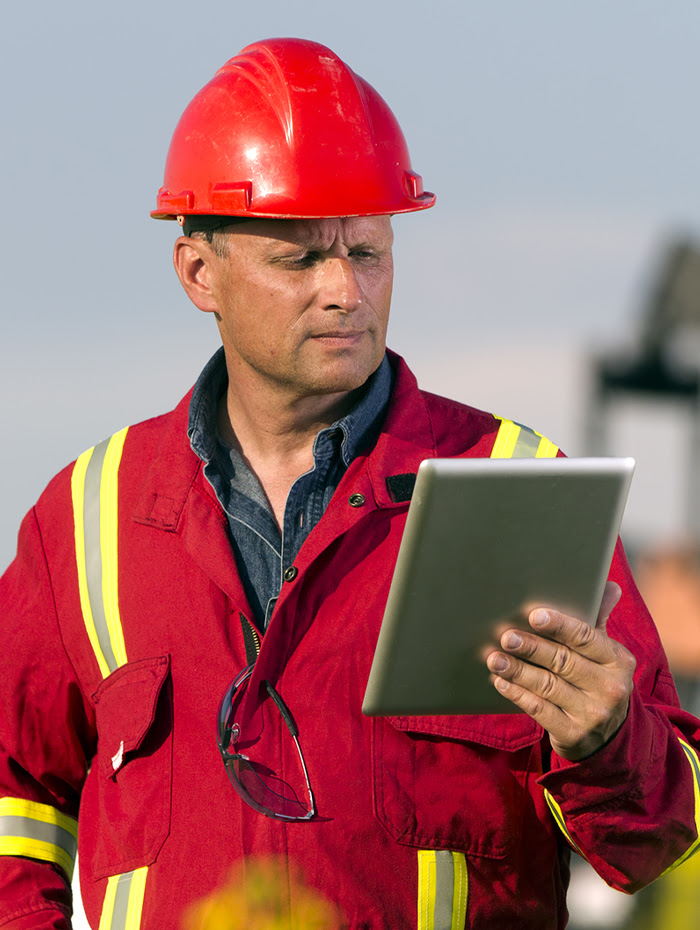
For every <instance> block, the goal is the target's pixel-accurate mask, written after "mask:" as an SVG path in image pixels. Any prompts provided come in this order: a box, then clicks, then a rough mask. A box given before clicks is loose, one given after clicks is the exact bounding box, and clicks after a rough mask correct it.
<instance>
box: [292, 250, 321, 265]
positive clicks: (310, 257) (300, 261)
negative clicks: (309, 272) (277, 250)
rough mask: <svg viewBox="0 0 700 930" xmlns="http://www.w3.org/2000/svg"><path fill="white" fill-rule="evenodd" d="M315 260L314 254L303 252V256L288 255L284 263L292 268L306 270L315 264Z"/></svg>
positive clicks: (315, 255)
mask: <svg viewBox="0 0 700 930" xmlns="http://www.w3.org/2000/svg"><path fill="white" fill-rule="evenodd" d="M317 258H318V256H317V254H316V253H315V252H304V254H303V255H288V256H287V257H286V258H285V259H284V263H285V264H286V265H289V266H290V267H292V268H308V267H310V266H311V265H313V264H314V263H315V262H316V260H317Z"/></svg>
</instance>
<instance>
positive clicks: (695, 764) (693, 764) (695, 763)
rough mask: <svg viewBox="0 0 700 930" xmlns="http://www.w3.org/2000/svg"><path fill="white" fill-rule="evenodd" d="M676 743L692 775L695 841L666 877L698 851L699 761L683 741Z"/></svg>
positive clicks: (692, 750) (699, 843)
mask: <svg viewBox="0 0 700 930" xmlns="http://www.w3.org/2000/svg"><path fill="white" fill-rule="evenodd" d="M678 742H679V743H680V744H681V746H682V747H683V750H684V752H685V755H686V758H687V759H688V762H689V763H690V770H691V772H692V773H693V795H694V798H695V840H694V841H693V842H692V843H691V844H690V846H689V847H688V849H686V851H685V852H684V853H683V855H682V856H680V857H679V858H678V859H676V861H675V862H674V863H673V865H670V866H669V867H668V868H667V869H666V871H665V872H663V873H662V874H663V875H668V873H669V872H672V871H673V870H674V869H677V868H678V866H679V865H682V864H683V863H684V862H686V861H687V860H688V859H690V857H691V856H694V855H695V853H696V852H697V851H698V849H700V760H698V755H697V753H696V752H695V750H694V749H693V747H692V746H690V745H689V744H688V743H686V741H685V740H682V739H680V738H679V740H678Z"/></svg>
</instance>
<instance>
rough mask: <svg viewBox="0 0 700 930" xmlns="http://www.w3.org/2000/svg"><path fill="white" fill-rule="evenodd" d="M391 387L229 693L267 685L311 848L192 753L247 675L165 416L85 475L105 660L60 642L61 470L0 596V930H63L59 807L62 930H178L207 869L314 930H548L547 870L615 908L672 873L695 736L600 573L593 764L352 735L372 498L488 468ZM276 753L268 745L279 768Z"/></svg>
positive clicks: (626, 604) (485, 722) (476, 429)
mask: <svg viewBox="0 0 700 930" xmlns="http://www.w3.org/2000/svg"><path fill="white" fill-rule="evenodd" d="M392 363H393V364H394V366H395V368H396V381H395V387H394V391H393V395H392V400H391V405H390V409H389V412H388V415H387V419H386V423H385V425H384V428H383V431H382V433H381V435H380V437H379V439H378V441H377V442H376V444H375V446H374V448H372V449H371V450H369V451H368V452H367V454H364V455H360V456H359V457H358V458H357V459H356V460H355V461H354V462H353V463H352V464H351V465H350V467H349V469H348V471H347V473H346V474H345V476H344V478H343V480H342V482H341V483H340V485H339V487H338V489H337V491H336V493H335V494H334V496H333V499H332V500H331V502H330V504H329V506H328V509H327V511H326V513H325V514H324V516H323V518H322V519H321V521H320V523H319V524H318V525H317V527H316V528H315V529H314V530H313V532H312V533H311V534H310V536H309V538H308V539H307V541H306V542H305V543H304V545H303V546H302V549H301V550H300V552H299V555H298V558H297V560H296V563H295V566H294V568H295V569H296V570H297V571H296V572H289V573H287V578H289V579H290V580H288V581H285V582H284V584H283V586H282V591H281V594H280V597H279V600H278V603H277V605H276V608H275V611H274V614H273V617H272V620H271V623H270V626H269V629H268V631H267V632H266V634H265V636H264V638H263V641H262V648H261V650H260V655H259V658H258V660H257V665H256V669H255V671H254V675H253V680H252V681H251V686H250V687H251V689H252V688H253V686H254V684H255V682H260V681H262V680H263V679H267V680H269V681H271V682H272V683H273V684H274V685H275V686H276V687H277V689H278V691H279V693H280V694H281V695H282V697H283V699H284V700H285V702H286V703H287V705H288V707H289V708H290V710H291V712H292V714H293V716H294V719H295V720H296V723H297V725H298V729H299V738H300V742H301V744H302V748H303V752H304V756H305V759H306V764H307V767H308V771H309V779H310V783H311V786H312V788H313V791H314V794H315V798H316V805H317V816H316V817H315V818H314V819H312V820H311V821H310V822H306V823H283V822H280V821H277V820H273V819H270V818H267V817H265V816H262V815H260V814H258V813H256V812H255V811H253V810H251V809H250V808H249V807H247V806H246V805H245V804H244V803H243V802H242V801H241V800H240V799H239V797H238V795H237V794H236V793H235V792H234V790H233V789H232V787H231V785H230V784H229V782H228V780H227V776H226V773H225V771H224V767H223V765H222V761H221V758H220V756H219V752H218V749H217V745H216V739H215V730H216V726H215V723H216V716H217V710H218V706H219V702H220V700H221V697H222V694H223V692H224V691H225V689H226V687H227V686H228V685H229V683H230V682H231V681H232V679H233V678H234V677H235V675H236V674H237V672H238V671H239V670H240V669H242V668H243V667H244V666H245V665H246V664H247V661H248V656H247V654H246V646H245V641H244V634H243V630H244V625H242V621H241V615H243V616H244V617H251V616H252V614H251V611H250V608H249V605H248V604H247V602H246V597H245V594H244V591H243V587H242V585H241V582H240V579H239V577H238V574H237V570H236V565H235V563H234V558H233V555H232V551H231V546H230V543H229V539H228V536H227V521H226V517H225V514H224V513H223V511H222V509H221V507H220V505H219V503H218V501H217V499H216V497H215V495H214V492H213V491H212V489H211V487H210V486H209V485H208V483H207V481H206V480H205V479H204V477H203V475H202V465H201V462H200V461H199V459H198V458H197V457H196V456H195V455H194V453H193V452H192V450H191V449H190V446H189V443H188V440H187V433H186V429H187V415H188V402H189V398H185V399H184V400H183V401H182V402H181V403H180V405H179V406H178V407H177V408H176V409H175V410H174V411H173V412H172V413H170V414H167V415H165V416H163V417H159V418H156V419H153V420H150V421H147V422H145V423H142V424H139V425H137V426H133V427H131V428H130V429H129V430H128V432H127V433H126V434H121V436H120V439H119V442H118V444H119V445H120V452H121V458H120V459H119V458H118V457H117V458H116V460H114V461H112V460H111V459H110V456H111V455H112V452H110V451H108V452H107V455H106V459H105V462H108V461H112V466H111V467H112V472H111V474H112V477H111V478H110V479H109V480H111V481H112V482H113V484H112V486H111V492H110V493H111V495H112V497H111V499H113V500H115V501H117V502H118V503H117V504H116V506H115V507H114V508H113V510H112V511H110V509H109V506H107V507H106V508H105V509H104V510H103V511H102V512H101V515H100V520H101V524H100V525H101V526H102V529H103V532H104V538H103V545H104V544H105V543H104V539H109V538H110V537H109V534H110V532H111V533H112V534H113V536H114V538H115V539H118V545H115V547H114V552H113V553H112V556H111V558H112V571H113V574H114V578H113V580H112V581H111V582H109V579H107V580H108V582H109V583H108V584H107V587H106V589H105V590H106V594H105V603H107V602H108V601H111V603H112V604H113V605H114V604H116V605H117V608H116V609H118V618H119V620H120V623H121V631H122V632H121V633H120V632H119V630H116V631H115V629H114V628H113V627H114V625H115V621H114V620H113V619H112V620H110V621H109V623H112V627H110V630H111V632H110V637H111V639H110V642H108V643H104V642H100V640H99V628H100V624H101V623H102V621H101V620H98V619H95V618H93V621H92V625H91V621H90V619H89V617H88V619H87V620H86V600H87V599H88V595H87V594H86V583H85V579H84V578H83V577H82V576H81V569H80V565H81V564H82V563H81V559H82V561H85V560H84V559H83V557H82V555H81V552H84V553H85V556H86V558H87V560H88V561H89V559H90V558H91V552H92V549H93V548H94V544H95V540H94V538H93V539H92V540H91V539H87V541H86V539H85V538H83V539H82V542H81V529H80V527H81V525H82V521H83V519H85V520H89V519H92V517H91V516H90V515H89V514H87V509H89V508H88V507H87V505H86V504H85V503H84V500H83V498H82V497H81V493H82V492H81V487H82V486H83V485H81V481H83V482H84V483H85V487H87V484H89V483H90V481H92V480H93V479H92V478H91V477H90V473H89V472H86V471H85V468H86V467H88V466H86V465H85V460H84V457H81V459H79V460H78V463H77V464H76V465H73V466H70V467H69V468H67V469H66V470H64V471H63V472H61V473H60V474H59V475H58V476H57V477H56V478H55V479H54V480H53V481H52V483H51V484H50V485H49V487H48V489H47V490H46V491H45V493H44V494H43V496H42V497H41V499H40V500H39V502H38V504H37V505H36V507H35V508H34V509H33V510H32V511H31V512H30V513H29V514H28V516H27V517H26V518H25V521H24V523H23V526H22V530H21V534H20V541H19V550H18V555H17V558H16V560H15V561H14V562H13V564H12V565H11V567H10V568H9V569H8V571H7V573H6V574H5V576H4V577H3V579H2V581H1V582H0V603H1V604H2V615H1V625H2V635H1V640H0V642H2V652H3V658H2V672H1V674H0V749H1V750H2V756H1V757H0V797H3V798H4V800H2V801H0V834H1V835H0V853H4V855H0V927H4V926H9V927H12V928H22V930H26V928H32V930H37V928H66V927H68V926H69V924H68V922H67V917H66V916H65V913H66V910H67V908H68V906H69V905H68V902H69V892H68V889H67V882H66V872H67V871H69V870H70V860H71V857H72V855H73V852H74V849H73V834H74V833H75V827H74V824H75V820H76V819H77V818H78V807H79V805H80V818H79V844H80V845H79V848H80V871H81V889H82V897H83V902H84V907H85V910H86V913H87V915H88V919H89V920H90V922H91V925H92V926H93V927H95V928H97V927H98V926H100V927H108V928H120V930H121V928H122V927H124V928H126V927H128V928H130V930H134V928H138V927H141V928H143V930H163V928H164V927H167V928H171V927H172V928H179V927H180V926H181V922H182V917H183V914H184V912H185V910H186V908H187V907H188V905H190V904H191V903H192V902H193V901H196V900H198V899H200V898H201V897H202V896H204V895H206V894H209V893H211V892H212V891H213V890H214V889H216V888H217V887H219V886H221V885H222V884H223V883H225V881H226V879H227V876H229V874H230V871H231V868H232V867H233V866H235V865H236V864H237V863H239V864H240V863H241V862H242V861H244V860H245V861H246V862H248V863H252V862H253V861H254V860H255V858H256V857H260V858H262V859H264V858H266V857H269V856H274V857H276V860H277V861H278V862H280V861H281V862H283V863H288V864H289V867H290V870H291V871H292V873H293V875H294V879H293V881H292V882H291V883H290V886H289V887H288V888H287V889H285V891H284V894H285V895H287V896H288V897H289V903H290V906H291V908H294V905H295V902H296V901H297V900H298V899H299V898H300V896H301V895H302V894H303V890H302V888H301V884H302V883H303V886H304V887H306V888H308V889H312V890H313V891H315V892H318V893H319V894H321V895H322V896H324V897H325V898H327V899H328V900H330V901H331V902H333V903H334V904H335V905H336V906H337V908H338V909H339V911H340V912H341V914H342V918H339V921H338V926H343V927H351V928H355V930H360V928H363V930H380V928H382V930H386V928H392V930H403V928H415V927H427V926H435V927H436V928H440V927H442V926H447V927H453V926H457V925H461V924H462V923H463V924H464V926H466V927H473V928H493V927H512V926H517V927H519V928H537V930H546V928H557V927H563V926H564V924H565V921H566V907H565V889H566V882H567V875H568V850H569V843H572V844H575V846H576V847H577V848H578V849H579V850H580V851H581V853H582V854H583V855H584V856H586V857H587V858H588V859H589V860H590V862H591V863H592V864H593V866H594V867H595V868H596V870H597V871H598V872H599V873H600V874H601V875H602V876H603V877H604V878H605V879H606V881H608V882H609V883H610V884H612V885H613V886H615V887H617V888H621V889H624V890H628V891H634V890H635V889H637V888H639V887H640V886H642V885H644V884H645V883H647V882H649V881H652V880H653V879H654V878H656V877H657V876H658V875H659V874H660V873H662V872H663V871H664V870H665V869H668V868H670V867H671V866H672V865H673V864H674V863H676V862H678V861H679V860H681V859H683V858H684V857H685V856H687V855H688V854H690V853H691V852H692V851H694V849H695V844H696V842H697V839H698V832H697V826H696V825H697V819H696V818H697V817H698V813H697V811H696V807H695V804H696V801H695V798H696V791H697V781H696V775H695V773H696V771H697V757H696V756H695V751H694V748H693V747H695V745H696V743H695V740H696V738H697V736H698V730H697V727H698V723H697V721H695V719H694V718H692V717H690V716H689V715H687V714H685V713H683V712H682V711H681V710H680V709H679V707H678V702H677V698H676V695H675V691H674V687H673V683H672V680H671V677H670V675H669V672H668V669H667V665H666V661H665V658H664V655H663V652H662V649H661V646H660V644H659V640H658V637H657V634H656V631H655V628H654V626H653V623H652V621H651V620H650V618H649V616H648V613H647V611H646V609H645V607H644V605H643V603H642V601H641V599H640V597H639V595H638V593H637V591H636V588H635V586H634V583H633V581H632V578H631V576H630V573H629V569H628V567H627V564H626V562H625V559H624V555H623V553H622V551H621V549H620V548H618V551H617V553H616V556H615V560H614V563H613V568H612V572H611V577H612V578H613V579H614V580H616V581H617V582H618V583H619V584H620V585H621V586H622V588H623V596H622V600H621V602H620V604H619V605H618V607H617V608H616V609H615V611H614V613H613V617H612V619H611V621H610V623H609V627H608V629H609V632H610V634H611V635H612V636H613V637H615V638H616V639H618V640H620V641H621V642H623V643H624V644H625V645H626V646H627V647H628V648H629V649H630V650H631V651H632V652H633V653H634V654H635V656H636V658H637V662H638V665H637V672H636V678H635V690H634V692H633V696H632V700H631V704H630V710H629V715H628V718H627V720H626V722H625V724H624V725H623V727H622V728H621V730H620V731H619V732H618V734H617V735H616V736H615V737H614V739H613V740H612V741H611V742H610V743H609V744H608V745H606V746H605V747H604V748H602V749H601V750H600V751H598V752H597V753H596V754H595V755H594V756H592V757H590V758H588V759H586V760H584V761H582V762H579V763H569V762H566V761H564V760H562V759H560V758H558V757H557V756H556V755H555V754H552V753H551V750H550V748H549V745H548V742H547V738H546V735H545V734H544V733H543V731H542V729H541V728H540V727H539V725H538V724H536V723H535V722H534V721H532V720H531V719H530V718H529V717H527V716H525V715H518V714H508V715H506V714H504V715H497V716H478V715H477V716H462V717H457V716H455V717H401V718H375V719H370V718H367V717H364V716H363V715H362V712H361V709H360V708H361V703H362V697H363V694H364V689H365V686H366V682H367V677H368V673H369V667H370V663H371V659H372V655H373V650H374V646H375V642H376V639H377V634H378V630H379V625H380V621H381V617H382V613H383V607H384V604H385V601H386V598H387V594H388V588H389V582H390V577H391V573H392V567H393V565H394V562H395V559H396V554H397V550H398V546H399V542H400V539H401V534H402V529H403V526H404V522H405V518H406V512H407V509H408V502H407V501H405V500H403V501H401V500H398V501H397V500H395V497H396V495H395V494H394V495H393V496H392V493H391V487H392V482H387V478H391V477H392V476H397V475H411V474H415V472H416V470H417V468H418V465H419V463H420V462H421V461H422V460H423V459H425V458H428V457H433V456H489V455H490V453H491V450H492V447H493V444H494V440H495V437H496V434H497V431H498V427H499V420H498V419H496V418H494V417H492V416H491V415H490V414H486V413H482V412H480V411H477V410H474V409H472V408H469V407H466V406H463V405H460V404H457V403H454V402H452V401H449V400H446V399H444V398H440V397H436V396H434V395H430V394H426V393H422V392H420V391H419V390H418V388H417V385H416V383H415V380H414V378H413V376H412V375H411V373H410V372H409V371H408V369H407V368H406V366H405V365H404V364H403V362H401V361H400V360H397V359H396V358H395V357H394V358H393V359H392ZM99 448H100V447H98V449H99ZM97 454H98V453H97V451H96V452H95V453H93V456H97ZM100 454H101V453H100ZM115 461H116V464H115ZM88 465H89V463H88ZM105 467H106V466H105ZM85 475H87V477H85ZM108 490H109V489H108ZM93 491H94V488H93ZM86 493H87V492H86ZM358 495H362V497H361V498H360V497H358ZM98 496H99V495H98ZM401 496H402V495H399V497H401ZM404 496H405V495H404ZM108 498H109V494H107V497H106V498H105V499H108ZM351 500H352V502H351ZM361 501H363V503H361ZM103 504H104V500H103ZM358 504H360V505H359V506H358ZM83 509H85V510H86V514H87V515H86V514H84V513H83ZM98 538H99V537H98ZM81 547H82V549H81ZM285 567H286V566H285ZM93 570H94V566H93ZM102 571H103V572H106V570H105V569H104V566H103V568H102ZM107 575H109V572H106V576H107ZM110 585H111V588H110ZM107 589H109V590H107ZM467 596H468V594H467ZM110 609H111V608H110ZM105 610H107V612H108V613H109V611H108V609H107V607H106V608H105ZM109 623H108V624H107V625H108V626H109ZM96 631H97V634H98V635H97V636H96ZM120 635H121V636H122V638H121V639H120ZM287 737H288V734H287ZM295 751H296V750H295V748H294V744H293V742H292V741H291V740H289V739H288V738H286V739H285V738H284V734H281V735H280V739H279V753H280V756H281V758H282V761H283V764H284V763H285V760H286V759H287V757H288V760H289V764H290V765H292V764H293V760H292V755H293V754H294V753H295ZM128 908H131V910H130V911H128V916H127V910H128ZM455 915H456V916H455ZM101 920H102V923H100V921H101ZM453 920H454V921H456V923H452V921H453ZM129 921H130V922H129ZM431 921H432V922H431Z"/></svg>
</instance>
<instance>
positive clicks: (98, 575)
mask: <svg viewBox="0 0 700 930" xmlns="http://www.w3.org/2000/svg"><path fill="white" fill-rule="evenodd" d="M108 446H109V439H104V440H103V441H102V442H101V443H99V444H98V445H96V446H95V449H94V451H93V453H92V456H91V457H90V461H89V463H88V467H87V471H86V472H85V504H84V510H83V532H84V534H85V574H86V579H87V588H88V595H89V598H90V609H91V610H92V619H93V622H94V625H95V632H96V633H97V639H98V642H99V644H100V649H101V650H102V655H103V656H104V658H105V661H106V662H107V665H108V666H109V670H110V672H113V671H115V670H116V669H117V668H119V662H118V661H117V658H116V656H115V655H114V650H113V649H112V641H111V639H110V636H109V627H108V626H107V617H106V615H105V608H104V598H103V596H102V548H101V545H100V509H101V507H100V488H101V485H102V467H103V465H104V459H105V455H106V453H107V447H108Z"/></svg>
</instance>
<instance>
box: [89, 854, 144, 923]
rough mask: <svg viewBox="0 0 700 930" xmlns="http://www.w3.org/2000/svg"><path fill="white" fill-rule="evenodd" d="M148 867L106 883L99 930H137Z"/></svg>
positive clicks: (115, 877)
mask: <svg viewBox="0 0 700 930" xmlns="http://www.w3.org/2000/svg"><path fill="white" fill-rule="evenodd" d="M147 874H148V866H144V867H143V868H141V869H136V871H135V872H125V873H124V874H123V875H113V876H112V877H111V878H110V879H108V881H107V890H106V892H105V899H104V902H103V904H102V914H101V916H100V926H99V930H139V928H140V926H141V913H142V911H143V899H144V897H145V894H146V877H147Z"/></svg>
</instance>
